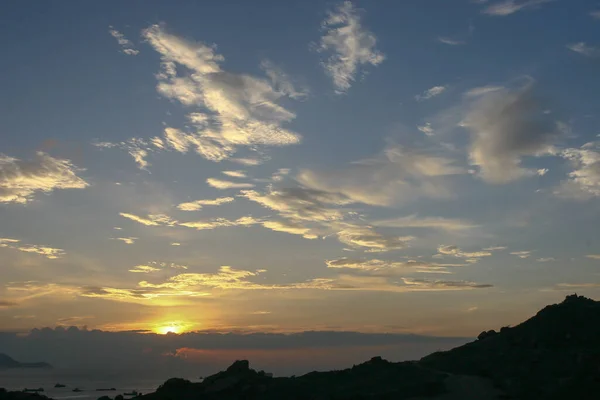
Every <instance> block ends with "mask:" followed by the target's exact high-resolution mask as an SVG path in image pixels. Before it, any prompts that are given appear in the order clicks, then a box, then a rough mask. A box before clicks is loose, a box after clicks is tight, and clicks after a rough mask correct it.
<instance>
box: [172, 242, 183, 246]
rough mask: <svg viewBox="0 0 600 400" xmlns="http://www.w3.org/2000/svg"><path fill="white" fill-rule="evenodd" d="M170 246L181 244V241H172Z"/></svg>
mask: <svg viewBox="0 0 600 400" xmlns="http://www.w3.org/2000/svg"><path fill="white" fill-rule="evenodd" d="M171 246H181V243H179V242H173V243H171Z"/></svg>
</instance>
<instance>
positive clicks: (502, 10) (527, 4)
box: [482, 0, 554, 17]
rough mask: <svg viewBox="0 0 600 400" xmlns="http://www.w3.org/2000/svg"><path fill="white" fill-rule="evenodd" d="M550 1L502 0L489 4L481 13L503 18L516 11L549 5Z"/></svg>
mask: <svg viewBox="0 0 600 400" xmlns="http://www.w3.org/2000/svg"><path fill="white" fill-rule="evenodd" d="M552 1H554V0H526V1H517V0H504V1H500V2H496V3H494V4H490V5H489V6H487V7H485V8H484V10H483V11H482V13H483V14H488V15H493V16H497V17H505V16H507V15H511V14H514V13H516V12H517V11H521V10H525V9H527V8H533V7H535V6H541V5H542V4H545V3H550V2H552Z"/></svg>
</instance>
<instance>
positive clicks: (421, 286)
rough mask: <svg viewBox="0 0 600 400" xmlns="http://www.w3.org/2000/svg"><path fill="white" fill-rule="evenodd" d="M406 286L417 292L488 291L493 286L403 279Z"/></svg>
mask: <svg viewBox="0 0 600 400" xmlns="http://www.w3.org/2000/svg"><path fill="white" fill-rule="evenodd" d="M402 280H403V281H404V284H406V285H407V286H409V287H411V288H412V289H415V290H464V289H486V288H491V287H493V285H490V284H482V283H475V282H469V281H442V280H436V281H430V280H426V279H409V278H402Z"/></svg>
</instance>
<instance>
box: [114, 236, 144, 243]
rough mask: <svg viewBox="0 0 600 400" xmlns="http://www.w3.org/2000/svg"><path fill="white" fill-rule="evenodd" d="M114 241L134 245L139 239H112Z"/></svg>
mask: <svg viewBox="0 0 600 400" xmlns="http://www.w3.org/2000/svg"><path fill="white" fill-rule="evenodd" d="M112 239H114V240H120V241H121V242H123V243H125V244H134V243H135V241H136V240H138V238H136V237H119V238H112Z"/></svg>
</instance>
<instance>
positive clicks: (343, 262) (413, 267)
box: [325, 258, 458, 276]
mask: <svg viewBox="0 0 600 400" xmlns="http://www.w3.org/2000/svg"><path fill="white" fill-rule="evenodd" d="M325 264H326V265H327V267H328V268H333V269H349V270H357V271H367V272H370V273H375V274H377V275H381V276H384V275H390V276H394V275H398V274H405V273H412V272H414V273H438V274H446V273H449V271H448V268H447V265H440V264H431V263H426V262H421V261H416V260H408V261H386V260H379V259H370V260H367V259H361V258H340V259H337V260H327V261H326V262H325ZM456 266H458V264H457V265H456Z"/></svg>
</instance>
